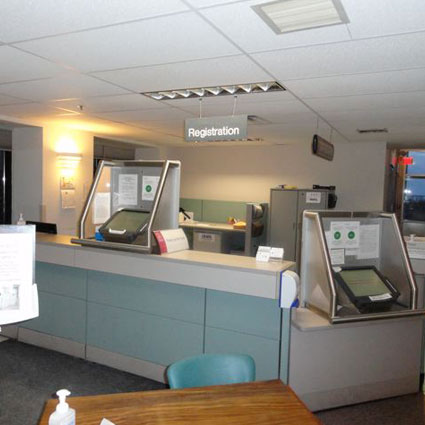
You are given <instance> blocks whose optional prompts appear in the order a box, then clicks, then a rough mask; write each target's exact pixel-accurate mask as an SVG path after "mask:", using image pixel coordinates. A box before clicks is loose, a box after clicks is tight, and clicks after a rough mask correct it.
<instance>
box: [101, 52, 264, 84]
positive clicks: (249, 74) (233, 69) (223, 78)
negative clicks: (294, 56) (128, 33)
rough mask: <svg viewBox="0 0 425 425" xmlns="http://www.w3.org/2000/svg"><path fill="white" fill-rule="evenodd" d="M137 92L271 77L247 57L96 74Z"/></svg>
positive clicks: (261, 79)
mask: <svg viewBox="0 0 425 425" xmlns="http://www.w3.org/2000/svg"><path fill="white" fill-rule="evenodd" d="M93 75H96V76H97V77H99V78H101V79H103V80H105V81H110V82H112V83H115V84H118V85H120V86H122V87H127V88H128V89H130V90H134V91H138V92H146V91H157V90H170V89H182V88H190V87H202V86H203V87H206V86H214V85H225V84H229V85H231V84H241V83H253V82H261V81H269V80H270V79H271V77H270V75H269V74H267V73H266V72H264V71H263V70H262V69H261V68H260V67H259V66H257V65H256V64H255V63H254V62H253V61H252V60H250V59H249V58H247V57H246V56H244V55H239V56H231V57H224V58H220V59H205V60H200V61H191V62H183V63H175V64H170V65H157V66H150V67H141V68H132V69H123V70H116V71H108V72H101V73H94V74H93Z"/></svg>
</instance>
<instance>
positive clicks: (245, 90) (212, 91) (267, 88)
mask: <svg viewBox="0 0 425 425" xmlns="http://www.w3.org/2000/svg"><path fill="white" fill-rule="evenodd" d="M285 90H286V89H285V87H283V86H282V85H281V84H279V83H278V82H276V81H266V82H261V83H249V84H237V85H231V86H213V87H196V88H190V89H175V90H169V91H157V92H144V93H140V94H142V95H144V96H147V97H150V98H151V99H155V100H170V99H187V98H191V97H208V96H228V95H236V94H237V95H239V94H249V93H265V92H274V91H285Z"/></svg>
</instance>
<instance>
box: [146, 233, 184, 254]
mask: <svg viewBox="0 0 425 425" xmlns="http://www.w3.org/2000/svg"><path fill="white" fill-rule="evenodd" d="M154 235H155V237H156V240H157V241H158V245H159V250H160V252H161V254H165V253H170V252H177V251H183V250H186V249H189V243H188V241H187V237H186V234H185V233H184V231H183V229H169V230H155V231H154Z"/></svg>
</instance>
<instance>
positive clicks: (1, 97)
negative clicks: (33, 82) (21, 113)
mask: <svg viewBox="0 0 425 425" xmlns="http://www.w3.org/2000/svg"><path fill="white" fill-rule="evenodd" d="M28 102H29V100H28V99H19V98H17V97H13V96H6V95H5V94H1V93H0V105H15V104H17V103H28Z"/></svg>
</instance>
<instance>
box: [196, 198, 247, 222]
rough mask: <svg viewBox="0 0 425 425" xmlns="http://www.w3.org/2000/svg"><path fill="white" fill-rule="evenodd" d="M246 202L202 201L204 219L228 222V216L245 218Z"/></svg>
mask: <svg viewBox="0 0 425 425" xmlns="http://www.w3.org/2000/svg"><path fill="white" fill-rule="evenodd" d="M245 216H246V202H230V201H212V200H204V201H203V202H202V221H207V222H213V223H226V222H227V218H228V217H234V218H237V219H239V220H245Z"/></svg>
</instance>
